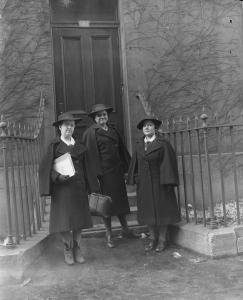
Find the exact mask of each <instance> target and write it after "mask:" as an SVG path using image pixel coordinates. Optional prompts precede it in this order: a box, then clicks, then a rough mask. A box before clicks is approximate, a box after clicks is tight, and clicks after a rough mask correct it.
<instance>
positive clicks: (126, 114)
mask: <svg viewBox="0 0 243 300" xmlns="http://www.w3.org/2000/svg"><path fill="white" fill-rule="evenodd" d="M117 1H118V22H106V21H104V22H103V21H98V22H94V21H92V22H91V23H90V28H100V27H103V28H105V27H116V28H117V29H118V40H119V56H120V72H121V74H120V75H121V82H122V107H123V112H122V114H123V118H124V120H123V128H124V136H125V143H126V145H127V148H128V150H129V152H130V153H131V151H132V136H131V115H130V102H129V93H128V78H127V64H126V47H125V29H124V17H123V7H122V0H117ZM50 9H51V8H50ZM56 27H79V26H78V25H77V23H65V24H64V23H58V24H57V23H55V24H51V28H56ZM51 35H52V33H51ZM52 38H53V36H52ZM52 41H53V39H52ZM52 46H53V45H52ZM52 49H53V47H52ZM52 55H53V62H54V53H52ZM53 81H55V77H54V64H53ZM54 95H55V98H56V92H55V88H54ZM55 114H56V105H55Z"/></svg>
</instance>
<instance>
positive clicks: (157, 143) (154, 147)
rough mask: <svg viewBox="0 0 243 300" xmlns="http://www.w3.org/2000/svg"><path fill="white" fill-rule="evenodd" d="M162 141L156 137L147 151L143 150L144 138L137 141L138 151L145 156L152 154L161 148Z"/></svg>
mask: <svg viewBox="0 0 243 300" xmlns="http://www.w3.org/2000/svg"><path fill="white" fill-rule="evenodd" d="M162 141H163V140H162V139H161V138H160V137H158V136H156V139H155V140H154V141H153V142H152V143H151V144H150V145H149V148H148V150H147V151H145V149H144V136H143V137H142V138H140V139H139V141H138V144H139V149H140V151H142V152H143V153H144V155H145V156H147V155H148V154H150V153H151V152H154V151H156V150H158V149H159V148H161V146H162Z"/></svg>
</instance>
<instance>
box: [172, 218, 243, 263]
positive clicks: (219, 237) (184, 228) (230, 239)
mask: <svg viewBox="0 0 243 300" xmlns="http://www.w3.org/2000/svg"><path fill="white" fill-rule="evenodd" d="M239 233H243V226H234V227H233V226H232V227H224V228H219V229H208V228H205V227H204V226H203V225H194V224H187V223H183V222H181V223H178V224H176V225H173V226H170V236H171V240H172V242H173V243H175V244H177V245H179V246H181V247H183V248H187V249H189V250H192V251H195V252H198V253H200V254H204V255H206V256H209V257H211V258H220V257H225V256H232V255H237V254H241V253H243V237H239Z"/></svg>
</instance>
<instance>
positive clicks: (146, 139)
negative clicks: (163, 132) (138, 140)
mask: <svg viewBox="0 0 243 300" xmlns="http://www.w3.org/2000/svg"><path fill="white" fill-rule="evenodd" d="M155 139H156V135H155V134H154V135H153V136H152V137H151V138H149V137H147V136H145V138H144V142H145V143H148V142H149V143H152V142H153V141H154V140H155Z"/></svg>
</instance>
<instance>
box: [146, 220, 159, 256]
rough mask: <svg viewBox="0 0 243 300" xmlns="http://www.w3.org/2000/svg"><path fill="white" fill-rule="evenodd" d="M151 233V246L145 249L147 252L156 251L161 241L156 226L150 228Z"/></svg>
mask: <svg viewBox="0 0 243 300" xmlns="http://www.w3.org/2000/svg"><path fill="white" fill-rule="evenodd" d="M149 232H150V237H151V238H150V242H149V244H148V245H146V246H145V248H144V250H145V251H146V252H148V251H152V250H155V249H156V247H157V245H158V241H159V231H158V228H157V226H156V225H153V226H149Z"/></svg>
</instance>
